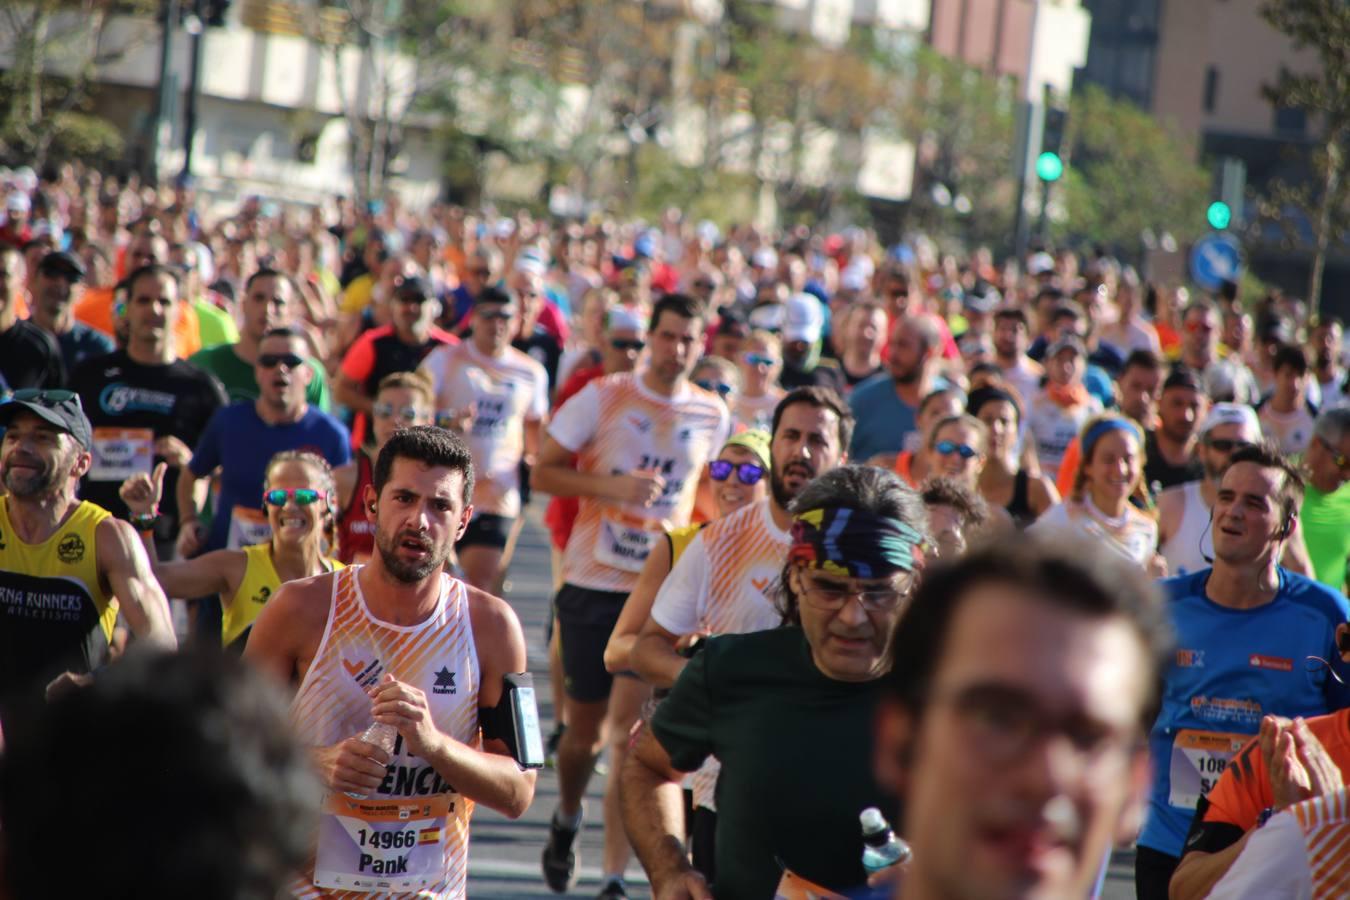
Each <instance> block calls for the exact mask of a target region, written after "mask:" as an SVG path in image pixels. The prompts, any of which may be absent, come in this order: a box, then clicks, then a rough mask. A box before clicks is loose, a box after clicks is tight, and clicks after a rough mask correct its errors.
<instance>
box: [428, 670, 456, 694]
mask: <svg viewBox="0 0 1350 900" xmlns="http://www.w3.org/2000/svg"><path fill="white" fill-rule="evenodd" d="M431 692H432V693H433V694H453V693H455V673H454V672H451V671H450V670H449V669H448V668H446V667H445V666H441V670H440V671H439V672H437V673H436V683H435V684H434V685H432V688H431Z"/></svg>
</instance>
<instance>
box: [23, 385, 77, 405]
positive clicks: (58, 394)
mask: <svg viewBox="0 0 1350 900" xmlns="http://www.w3.org/2000/svg"><path fill="white" fill-rule="evenodd" d="M9 399H11V400H22V401H24V402H25V403H31V402H34V401H36V402H38V403H69V402H70V401H71V400H78V399H79V394H76V393H75V392H74V391H66V390H61V389H60V388H53V389H51V390H44V389H42V388H24V389H23V390H19V391H15V392H14V393H13V394H11V395H10V397H9Z"/></svg>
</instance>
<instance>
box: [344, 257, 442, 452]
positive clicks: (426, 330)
mask: <svg viewBox="0 0 1350 900" xmlns="http://www.w3.org/2000/svg"><path fill="white" fill-rule="evenodd" d="M389 306H390V310H389V312H390V322H389V324H388V325H383V326H381V327H379V328H373V329H371V330H370V331H367V332H366V333H365V334H363V335H361V337H360V338H358V339H357V341H356V343H354V344H352V347H351V349H350V350H348V351H347V355H346V356H344V357H343V358H342V366H341V368H340V369H339V372H338V376H337V383H336V385H335V388H336V390H335V394H336V397H337V400H338V402H340V403H341V404H342V405H343V406H346V407H347V408H348V409H350V410H352V412H353V413H355V414H356V420H355V421H354V422H353V423H352V437H353V440H354V441H355V442H356V444H357V445H360V444H362V443H365V442H366V441H367V440H369V438H370V433H369V431H370V429H369V421H368V419H369V416H370V407H371V404H372V403H374V402H375V400H374V398H375V389H376V388H378V387H379V385H380V381H381V380H382V379H383V378H384V376H386V375H390V374H393V373H394V372H411V371H413V370H414V369H416V368H417V367H418V366H419V365H420V364H421V362H422V360H424V359H426V357H427V354H428V353H430V352H431V351H432V350H435V349H436V348H437V347H439V346H442V345H444V344H457V343H459V338H457V337H455V336H454V335H453V334H450V333H449V332H448V331H443V330H441V329H440V328H439V327H437V326H436V325H435V324H434V323H435V321H436V318H437V316H439V315H440V306H441V304H440V301H439V300H437V299H436V295H435V293H434V291H433V290H432V287H431V283H430V282H429V281H427V280H426V279H425V278H422V277H421V276H417V275H409V276H406V277H401V278H400V279H399V281H398V283H397V285H396V286H395V287H394V293H393V296H392V297H391V298H390V299H389Z"/></svg>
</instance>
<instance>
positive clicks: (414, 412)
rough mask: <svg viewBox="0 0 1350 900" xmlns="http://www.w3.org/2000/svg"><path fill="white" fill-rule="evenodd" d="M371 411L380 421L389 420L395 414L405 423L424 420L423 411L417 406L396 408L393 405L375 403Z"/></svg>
mask: <svg viewBox="0 0 1350 900" xmlns="http://www.w3.org/2000/svg"><path fill="white" fill-rule="evenodd" d="M370 411H371V412H373V413H374V414H375V417H376V418H379V419H387V418H389V417H391V416H393V415H395V414H397V415H398V417H399V418H400V419H402V420H403V421H405V422H416V421H417V420H418V419H420V418H422V411H421V410H420V409H418V408H417V407H415V406H399V407H395V406H394V404H392V403H375V404H373V405H372V406H371V407H370Z"/></svg>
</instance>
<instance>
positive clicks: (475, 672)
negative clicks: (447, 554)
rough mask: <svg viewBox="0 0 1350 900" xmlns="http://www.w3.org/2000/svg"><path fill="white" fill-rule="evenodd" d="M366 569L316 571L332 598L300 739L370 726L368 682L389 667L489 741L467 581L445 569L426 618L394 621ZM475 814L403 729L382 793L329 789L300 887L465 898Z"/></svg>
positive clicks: (315, 742)
mask: <svg viewBox="0 0 1350 900" xmlns="http://www.w3.org/2000/svg"><path fill="white" fill-rule="evenodd" d="M362 568H364V567H362V566H353V567H351V568H348V569H343V570H341V571H339V572H336V573H334V574H332V575H326V576H325V575H321V576H318V577H320V578H330V579H331V580H332V582H333V600H332V605H331V607H330V609H329V613H328V624H327V626H326V628H325V630H324V634H323V638H322V639H321V641H320V643H319V649H318V652H317V653H315V655H314V661H313V662H312V663H310V666H309V671H307V672H306V673H305V677H304V680H303V681H301V683H300V689H299V691H298V692H297V693H296V695H295V699H294V700H293V701H292V703H291V719H292V722H293V723H294V725H295V728H296V732H297V733H298V734H299V736H300V740H301V741H302V742H303V743H304V744H305V745H306V746H311V747H327V746H331V745H333V744H336V743H338V742H340V741H343V740H346V739H347V738H350V737H354V736H357V735H360V734H361V733H362V732H364V731H365V730H366V728H367V727H369V726H370V724H371V715H370V708H371V700H370V697H369V696H368V695H367V694H366V690H367V689H368V688H370V687H372V686H374V685H375V684H376V683H378V682H379V681H380V679H381V677H382V676H383V675H384V674H385V673H386V672H388V673H389V674H391V675H393V676H394V677H395V678H397V679H398V680H399V681H402V682H405V683H407V684H411V685H413V686H415V687H418V688H420V689H421V690H422V691H424V692H425V693H426V697H427V703H428V704H429V706H430V709H431V714H432V719H433V721H434V722H435V724H436V727H437V729H439V730H440V731H441V732H442V733H443V734H446V735H448V736H450V737H451V738H454V739H455V740H457V741H460V742H462V743H464V744H467V745H468V746H471V747H475V748H477V747H480V746H481V745H482V741H481V732H480V729H479V723H478V690H479V683H480V680H481V679H480V671H481V670H480V668H479V663H478V653H477V649H476V647H475V645H474V639H473V627H472V624H471V622H470V619H469V600H468V592H467V591H466V590H465V587H464V584H463V583H462V582H460V581H458V580H456V579H454V578H451V577H450V576H449V575H442V576H441V595H440V599H439V600H438V601H437V605H436V609H435V611H434V612H432V614H431V615H430V616H429V617H428V618H427V619H426V621H424V622H421V623H420V624H417V625H408V626H401V625H393V624H390V623H388V622H384V621H381V620H379V619H376V618H375V616H374V615H372V614H371V612H370V608H369V607H368V606H367V605H366V601H365V598H364V597H363V596H362V593H361V587H360V583H359V581H358V579H357V575H358V573H359V572H360V571H361V570H362ZM354 807H359V808H354ZM472 813H473V803H472V801H470V800H467V799H466V798H464V797H463V796H462V795H460V794H459V793H458V792H457V791H456V790H455V788H454V786H453V785H450V784H447V783H446V782H445V780H444V779H443V778H442V777H441V776H440V774H439V773H437V772H436V770H435V769H434V768H433V767H432V766H431V764H430V763H428V762H427V761H426V760H424V759H422V758H420V757H418V756H414V755H412V754H411V753H410V752H409V751H408V749H407V747H406V746H405V745H404V744H403V740H402V738H399V739H398V740H397V742H396V744H395V748H394V759H393V761H392V762H391V764H390V765H389V767H388V769H387V772H386V775H385V780H384V783H383V784H382V785H381V786H380V788H379V790H377V791H376V792H374V793H373V794H371V795H370V797H369V798H366V799H365V800H363V801H360V802H354V801H353V799H352V798H350V797H348V795H346V794H341V793H338V792H334V793H333V794H331V795H330V796H329V798H328V799H327V801H326V802H325V807H324V812H323V815H322V816H321V818H320V824H319V837H318V840H317V842H316V844H317V852H316V858H315V859H313V860H311V861H310V862H309V863H308V864H307V866H306V868H305V870H304V872H303V874H302V875H300V876H299V877H298V879H297V880H296V882H295V883H294V884H293V885H292V892H293V893H294V894H295V896H297V897H304V898H317V897H343V898H353V900H354V898H359V897H368V896H369V892H370V891H372V890H378V891H379V892H380V895H381V896H384V897H400V898H402V897H409V898H411V897H437V898H443V897H451V898H453V897H463V896H464V893H465V886H466V884H467V878H468V859H469V817H470V816H471V815H472ZM371 884H374V886H373V887H372V886H369V885H371ZM336 885H340V887H338V886H336Z"/></svg>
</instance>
